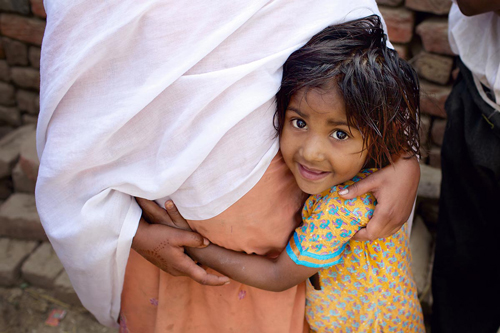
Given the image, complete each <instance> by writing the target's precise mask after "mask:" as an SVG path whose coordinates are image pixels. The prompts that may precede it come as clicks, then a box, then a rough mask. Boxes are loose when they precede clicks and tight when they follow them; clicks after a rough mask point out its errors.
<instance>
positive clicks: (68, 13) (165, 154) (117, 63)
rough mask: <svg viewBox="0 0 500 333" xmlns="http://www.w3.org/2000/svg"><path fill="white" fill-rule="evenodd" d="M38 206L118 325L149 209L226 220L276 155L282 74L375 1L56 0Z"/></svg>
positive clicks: (66, 259) (101, 313) (62, 250)
mask: <svg viewBox="0 0 500 333" xmlns="http://www.w3.org/2000/svg"><path fill="white" fill-rule="evenodd" d="M44 4H45V8H46V12H47V27H46V31H45V37H44V40H43V46H42V60H41V93H40V106H41V111H40V116H39V122H38V131H37V148H38V154H39V157H40V161H41V165H40V170H39V178H38V183H37V189H36V198H37V207H38V211H39V214H40V217H41V220H42V223H43V226H44V228H45V230H46V232H47V235H48V237H49V239H50V241H51V243H52V245H53V246H54V249H55V250H56V252H57V254H58V255H59V257H60V259H61V261H62V263H63V264H64V267H65V268H66V270H67V272H68V274H69V276H70V279H71V282H72V283H73V286H74V288H75V290H76V292H77V293H78V295H79V297H80V299H81V301H82V303H83V305H84V306H85V307H86V308H88V309H89V310H90V311H91V312H92V313H93V314H94V315H95V316H96V317H97V319H98V320H99V321H100V322H101V323H103V324H105V325H109V326H112V325H116V321H117V317H118V314H119V311H120V294H121V290H122V286H123V278H124V271H125V266H126V263H127V259H128V254H129V251H130V245H131V241H132V238H133V236H134V234H135V232H136V229H137V225H138V221H139V218H140V215H141V210H140V208H139V207H138V206H137V204H136V202H135V201H134V199H133V198H132V197H133V196H138V197H144V198H148V199H160V198H163V201H164V200H165V199H166V198H167V197H169V198H172V199H173V200H174V201H175V203H176V204H177V206H178V207H179V209H180V211H181V212H182V214H183V215H184V216H185V217H187V218H190V219H194V220H199V219H207V218H210V217H213V216H215V215H218V214H219V213H221V212H222V211H224V210H225V209H226V208H228V207H229V206H231V205H232V204H233V203H234V202H236V201H237V200H238V199H239V198H240V197H242V196H243V195H244V194H245V193H246V192H247V191H248V190H249V189H250V188H252V186H253V185H255V184H256V183H257V181H258V180H259V179H260V177H261V176H262V174H263V173H264V171H265V170H266V168H267V166H268V165H269V163H270V161H271V159H272V158H273V157H274V155H275V154H276V152H277V150H278V142H277V140H276V138H275V136H274V129H273V126H272V117H273V113H274V102H273V96H274V94H275V93H276V91H277V90H278V88H279V84H280V80H281V66H282V64H283V62H284V61H285V60H286V59H287V57H288V56H289V55H290V53H292V52H293V51H294V50H296V49H297V48H299V47H300V46H302V45H303V44H304V43H306V42H307V41H308V39H309V38H310V37H311V36H313V35H314V34H315V33H317V32H319V31H320V30H322V29H323V28H325V27H326V26H328V25H331V24H335V23H340V22H343V21H347V20H352V19H355V18H359V17H362V16H367V15H370V14H373V13H376V14H379V15H380V13H379V11H378V9H377V8H376V4H375V1H374V0H350V1H332V0H315V1H312V0H300V1H290V0H276V1H268V0H253V1H234V0H218V1H171V0H163V1H160V0H141V1H137V0H107V1H91V0H86V1H85V0H73V1H64V0H45V1H44Z"/></svg>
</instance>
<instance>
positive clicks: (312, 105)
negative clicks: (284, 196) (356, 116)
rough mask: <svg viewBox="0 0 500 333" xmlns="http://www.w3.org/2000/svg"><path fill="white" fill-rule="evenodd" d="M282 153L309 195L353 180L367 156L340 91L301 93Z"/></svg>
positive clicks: (292, 109) (291, 109) (289, 115)
mask: <svg viewBox="0 0 500 333" xmlns="http://www.w3.org/2000/svg"><path fill="white" fill-rule="evenodd" d="M280 145H281V153H282V155H283V159H284V160H285V163H286V165H287V166H288V167H289V168H290V170H291V171H292V173H293V175H294V177H295V180H296V181H297V184H298V185H299V187H300V188H301V189H302V191H304V192H306V193H309V194H317V193H321V192H323V191H324V190H326V189H328V188H330V187H332V186H334V185H338V184H341V183H343V182H345V181H347V180H349V179H351V178H353V177H354V176H355V175H356V174H357V173H358V172H359V171H360V170H361V168H362V167H363V165H364V164H365V160H366V155H367V152H366V150H363V138H362V136H361V133H360V132H359V131H358V130H357V129H355V128H351V127H349V126H347V118H346V112H345V103H344V99H343V98H342V96H341V95H340V93H339V91H338V89H337V88H333V89H329V90H322V89H319V88H314V89H309V91H308V92H307V93H305V90H304V89H302V90H299V91H298V92H297V93H296V94H295V95H293V96H292V98H291V100H290V104H289V105H288V108H287V110H286V114H285V123H284V126H283V132H282V134H281V138H280Z"/></svg>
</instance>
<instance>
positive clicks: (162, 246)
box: [132, 198, 229, 286]
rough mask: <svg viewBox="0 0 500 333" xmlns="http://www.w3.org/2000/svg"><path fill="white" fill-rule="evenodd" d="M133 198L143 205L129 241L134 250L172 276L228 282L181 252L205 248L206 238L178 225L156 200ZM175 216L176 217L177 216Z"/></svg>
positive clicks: (214, 283)
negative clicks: (140, 216) (135, 229)
mask: <svg viewBox="0 0 500 333" xmlns="http://www.w3.org/2000/svg"><path fill="white" fill-rule="evenodd" d="M136 200H137V202H138V203H139V205H140V206H141V208H142V209H143V218H141V221H140V222H139V227H138V228H137V232H136V234H135V237H134V239H133V241H132V248H133V249H134V250H135V251H137V252H138V253H139V254H140V255H142V256H143V257H144V258H145V259H146V260H148V261H149V262H151V263H152V264H153V265H155V266H157V267H158V268H160V269H161V270H163V271H165V272H167V273H169V274H171V275H173V276H188V277H190V278H192V279H193V280H195V281H196V282H198V283H200V284H203V285H209V286H221V285H224V284H227V283H228V282H229V279H228V278H227V277H225V276H217V275H213V274H209V273H207V272H206V271H205V270H204V269H203V268H202V267H200V266H198V265H196V263H195V262H194V261H193V260H192V259H191V258H190V257H189V256H187V255H186V254H185V253H184V247H193V248H205V247H206V246H208V245H209V244H210V242H209V240H208V239H206V238H204V237H202V236H201V235H200V234H198V233H195V232H192V231H186V230H180V229H178V228H177V225H176V224H175V223H174V222H173V221H172V219H171V218H170V216H169V215H168V213H167V212H166V211H165V210H163V209H162V208H161V207H159V206H158V205H157V204H156V203H155V202H152V201H149V200H145V199H140V198H136ZM179 216H180V215H179ZM145 219H147V220H148V222H149V223H151V224H149V223H148V222H146V220H145ZM176 220H179V219H178V218H177V217H176ZM179 226H180V222H179ZM184 227H185V226H184Z"/></svg>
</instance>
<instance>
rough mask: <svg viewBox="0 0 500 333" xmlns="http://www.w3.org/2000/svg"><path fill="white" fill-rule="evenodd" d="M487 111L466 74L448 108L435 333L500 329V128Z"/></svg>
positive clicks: (434, 286)
mask: <svg viewBox="0 0 500 333" xmlns="http://www.w3.org/2000/svg"><path fill="white" fill-rule="evenodd" d="M488 107H490V106H489V105H488V104H487V103H486V102H484V100H483V99H481V97H480V96H479V93H478V92H477V89H475V85H474V82H473V80H472V76H471V75H470V72H468V70H466V69H465V68H463V67H462V68H461V74H460V75H459V78H458V79H457V82H456V83H455V86H454V88H453V91H452V93H451V94H450V97H449V98H448V100H447V102H446V109H447V113H448V123H447V127H446V131H445V137H444V142H443V146H442V162H441V163H442V172H443V180H442V184H441V197H440V206H439V208H440V211H439V222H438V230H437V239H436V256H435V261H434V269H433V276H432V291H433V298H434V304H433V314H432V333H440V332H453V333H459V332H464V333H465V332H467V333H472V332H478V333H488V332H492V333H496V332H497V330H498V328H499V326H500V302H499V301H498V300H499V298H500V283H499V281H500V134H499V133H500V128H498V126H495V127H493V128H492V126H491V125H492V124H491V123H490V122H489V121H486V119H485V117H483V113H484V108H488ZM490 108H491V107H490ZM482 111H483V112H482ZM489 112H490V113H491V109H490V110H489ZM499 116H500V114H499Z"/></svg>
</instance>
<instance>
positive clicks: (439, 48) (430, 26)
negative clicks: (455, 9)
mask: <svg viewBox="0 0 500 333" xmlns="http://www.w3.org/2000/svg"><path fill="white" fill-rule="evenodd" d="M416 31H417V34H418V35H419V36H420V37H421V38H422V43H423V44H424V48H425V50H426V51H427V52H434V53H439V54H447V55H455V54H454V53H453V51H452V50H451V47H450V42H449V41H448V20H447V19H446V18H430V19H428V20H425V21H423V22H422V23H420V24H419V25H417V30H416Z"/></svg>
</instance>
